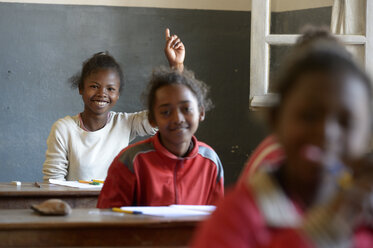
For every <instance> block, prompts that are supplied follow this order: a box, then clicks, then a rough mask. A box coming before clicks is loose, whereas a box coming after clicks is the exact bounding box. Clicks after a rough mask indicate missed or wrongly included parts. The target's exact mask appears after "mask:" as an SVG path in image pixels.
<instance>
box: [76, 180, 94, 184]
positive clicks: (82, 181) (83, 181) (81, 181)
mask: <svg viewBox="0 0 373 248" xmlns="http://www.w3.org/2000/svg"><path fill="white" fill-rule="evenodd" d="M78 182H80V183H92V182H91V181H85V180H79V181H78Z"/></svg>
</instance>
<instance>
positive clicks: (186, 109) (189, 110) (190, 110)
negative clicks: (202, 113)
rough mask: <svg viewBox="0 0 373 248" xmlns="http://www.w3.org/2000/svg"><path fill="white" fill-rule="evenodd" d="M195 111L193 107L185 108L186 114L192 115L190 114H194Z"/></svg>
mask: <svg viewBox="0 0 373 248" xmlns="http://www.w3.org/2000/svg"><path fill="white" fill-rule="evenodd" d="M192 111H193V108H191V107H185V108H184V112H185V113H190V112H192Z"/></svg>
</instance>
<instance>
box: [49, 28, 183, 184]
mask: <svg viewBox="0 0 373 248" xmlns="http://www.w3.org/2000/svg"><path fill="white" fill-rule="evenodd" d="M165 54H166V57H167V59H168V61H169V64H170V66H171V67H172V68H175V69H178V70H183V62H184V57H185V48H184V45H183V43H182V42H181V41H180V39H179V38H178V37H177V36H176V35H172V36H170V33H169V30H168V29H166V47H165ZM123 81H124V80H123V73H122V70H121V68H120V66H119V64H118V63H117V62H116V61H115V59H114V58H113V57H112V56H111V55H110V54H109V53H108V52H101V53H96V54H94V55H93V56H92V57H91V58H89V59H88V60H86V61H85V62H84V63H83V68H82V71H81V73H80V74H79V75H78V76H75V77H72V78H71V82H72V85H73V87H76V88H78V89H79V94H80V95H81V96H82V99H83V102H84V110H83V112H81V113H79V114H77V115H75V116H66V117H64V118H62V119H59V120H58V121H56V122H55V123H54V124H53V126H52V129H51V132H50V134H49V137H48V139H47V146H48V148H47V152H46V159H45V162H44V165H43V174H44V177H43V178H44V180H48V179H59V180H80V179H81V180H91V179H104V178H106V173H107V169H108V167H109V165H110V164H111V162H112V160H113V159H114V157H115V156H116V155H117V154H118V153H119V151H121V150H122V149H123V148H124V147H126V146H127V145H128V143H129V142H130V141H131V140H133V139H134V138H135V137H136V136H137V135H140V136H144V135H152V134H154V133H155V130H154V129H153V128H152V127H151V125H150V124H149V122H148V117H147V111H141V112H137V113H116V112H113V111H110V110H111V108H112V107H114V106H115V104H116V102H117V100H118V98H119V95H120V92H121V89H122V87H123Z"/></svg>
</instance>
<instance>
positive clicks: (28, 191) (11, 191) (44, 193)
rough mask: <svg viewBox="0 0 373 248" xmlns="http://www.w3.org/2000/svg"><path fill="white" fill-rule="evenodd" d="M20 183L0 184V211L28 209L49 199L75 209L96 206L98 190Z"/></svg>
mask: <svg viewBox="0 0 373 248" xmlns="http://www.w3.org/2000/svg"><path fill="white" fill-rule="evenodd" d="M39 185H40V186H41V187H40V188H38V187H36V186H35V184H34V183H22V185H20V186H16V185H12V184H11V183H0V209H22V208H29V207H30V206H31V205H32V204H38V203H40V202H43V201H45V200H48V199H51V198H58V199H61V200H64V201H66V202H68V203H69V204H70V205H71V206H72V207H74V208H75V207H76V208H92V207H95V206H96V203H97V198H98V195H99V194H100V189H79V188H72V187H65V186H60V185H55V184H49V183H39Z"/></svg>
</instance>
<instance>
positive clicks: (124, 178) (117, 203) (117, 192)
mask: <svg viewBox="0 0 373 248" xmlns="http://www.w3.org/2000/svg"><path fill="white" fill-rule="evenodd" d="M124 152H125V151H124ZM122 153H123V151H122V152H121V153H119V155H118V156H117V157H116V158H115V159H114V161H113V162H112V164H111V165H110V167H109V170H108V174H107V177H106V179H105V183H104V186H103V187H102V190H101V193H100V196H99V197H98V201H97V207H98V208H112V207H122V206H131V205H134V202H135V200H134V199H135V187H136V176H135V174H134V173H132V172H131V171H130V170H129V169H128V168H127V166H126V165H125V164H123V163H122V162H121V161H120V156H121V154H122Z"/></svg>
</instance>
